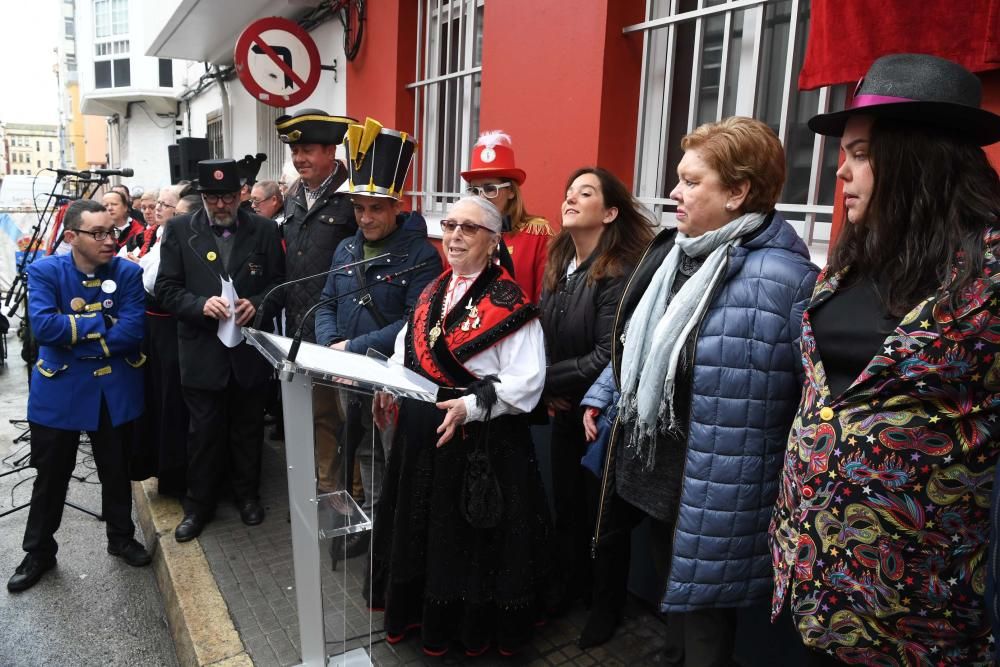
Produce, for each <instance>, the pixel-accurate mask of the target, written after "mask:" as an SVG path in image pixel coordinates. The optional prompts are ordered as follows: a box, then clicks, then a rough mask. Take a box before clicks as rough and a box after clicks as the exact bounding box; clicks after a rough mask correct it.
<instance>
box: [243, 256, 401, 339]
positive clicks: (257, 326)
mask: <svg viewBox="0 0 1000 667" xmlns="http://www.w3.org/2000/svg"><path fill="white" fill-rule="evenodd" d="M387 257H398V258H399V259H401V260H402V259H406V258H407V257H409V254H408V253H402V254H400V253H395V252H384V253H382V254H381V255H376V256H375V257H370V258H368V259H359V260H358V261H356V262H349V263H348V264H344V265H343V266H335V267H333V268H332V269H327V270H326V271H320V272H319V273H314V274H312V275H311V276H303V277H301V278H296V279H295V280H289V281H287V282H284V283H280V284H278V285H275V286H274V287H272V288H271V289H270V290H268V292H267V294H265V295H264V298H263V299H261V300H260V306H258V307H257V315H256V316H255V317H254V320H253V328H254V329H260V322H261V320H262V319H263V317H264V304H265V303H267V300H268V299H269V298H270V297H271V295H272V294H274V293H275V292H277V291H278V290H280V289H283V288H285V287H288V286H289V285H294V284H296V283H304V282H306V281H307V280H312V279H313V278H321V277H323V276H327V275H330V274H331V273H334V272H336V271H342V270H344V269H350V268H352V267H355V266H361V265H362V264H368V263H370V262H375V261H378V260H380V259H386V258H387ZM309 312H312V311H309ZM306 319H308V315H306V318H304V319H303V320H302V321H303V322H305V321H306ZM300 328H301V327H300Z"/></svg>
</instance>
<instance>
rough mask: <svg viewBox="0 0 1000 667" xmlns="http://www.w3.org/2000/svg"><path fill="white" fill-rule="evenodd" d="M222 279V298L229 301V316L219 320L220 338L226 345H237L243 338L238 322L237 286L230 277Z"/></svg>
mask: <svg viewBox="0 0 1000 667" xmlns="http://www.w3.org/2000/svg"><path fill="white" fill-rule="evenodd" d="M220 280H222V298H223V299H225V300H226V301H228V302H229V317H227V318H226V319H224V320H219V334H218V335H219V340H221V341H222V344H223V345H225V346H226V347H236V346H237V345H239V344H240V342H241V341H242V340H243V331H242V329H241V328H240V327H239V326H237V324H236V301H237V299H238V298H239V297H238V296H236V287H235V286H233V281H232V280H230V279H229V278H220Z"/></svg>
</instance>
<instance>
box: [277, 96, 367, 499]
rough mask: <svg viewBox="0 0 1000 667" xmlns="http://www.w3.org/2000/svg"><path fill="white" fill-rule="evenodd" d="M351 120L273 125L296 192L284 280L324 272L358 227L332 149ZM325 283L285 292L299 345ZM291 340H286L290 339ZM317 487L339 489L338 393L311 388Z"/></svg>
mask: <svg viewBox="0 0 1000 667" xmlns="http://www.w3.org/2000/svg"><path fill="white" fill-rule="evenodd" d="M353 122H354V119H353V118H347V117H344V116H331V115H330V114H328V113H326V112H325V111H321V110H319V109H302V110H301V111H299V112H297V113H295V114H293V115H290V116H281V117H280V118H278V119H277V120H276V121H275V128H276V129H277V132H278V138H279V139H281V141H282V142H284V143H286V144H288V147H289V149H290V150H291V154H292V166H294V167H295V170H296V171H297V172H298V174H299V181H298V182H299V187H298V188H296V190H295V192H294V194H290V195H289V196H288V197H286V199H285V221H284V223H283V224H282V225H281V231H282V235H283V236H284V239H285V246H286V269H287V275H286V279H287V280H295V279H296V278H303V277H305V276H310V275H313V274H316V273H321V272H323V271H327V270H329V268H330V261H331V259H332V258H333V252H334V250H336V249H337V245H338V244H339V243H340V242H341V241H343V240H344V239H346V238H350V237H351V236H352V235H353V234H354V232H356V231H357V229H358V227H357V225H356V224H355V221H354V209H353V207H352V206H351V200H350V198H349V197H348V196H347V195H346V194H344V193H341V192H338V189H340V187H341V185H343V184H344V182H345V181H346V180H347V168H346V167H345V166H344V165H343V164H342V163H341V162H340V161H339V160H337V146H338V145H339V144H340V143H341V142H342V141H343V140H344V134H345V133H346V132H347V127H348V126H349V125H350V124H351V123H353ZM323 283H324V278H323V277H319V278H315V279H313V280H308V281H305V282H302V283H299V284H297V285H295V286H294V287H291V288H286V289H285V290H284V297H285V301H284V305H285V330H286V331H288V332H295V331H297V330H298V329H299V327H300V326H301V327H302V331H303V340H305V341H308V342H316V339H315V333H314V331H315V325H314V317H313V316H310V318H309V319H310V321H308V322H305V323H304V324H303V322H302V318H303V317H304V316H305V313H306V311H307V310H309V308H310V307H311V306H312V305H313V304H315V303H316V302H317V301H318V300H319V298H320V293H321V292H322V291H323ZM289 335H291V334H289ZM313 419H314V429H315V443H316V469H317V485H318V487H319V490H320V492H321V493H331V492H333V491H336V490H337V489H338V487H337V483H336V472H335V471H336V468H337V459H336V453H337V434H338V432H339V431H340V427H341V425H342V419H341V416H340V408H339V403H338V399H337V391H336V390H335V389H333V388H331V387H328V386H323V385H316V386H314V387H313Z"/></svg>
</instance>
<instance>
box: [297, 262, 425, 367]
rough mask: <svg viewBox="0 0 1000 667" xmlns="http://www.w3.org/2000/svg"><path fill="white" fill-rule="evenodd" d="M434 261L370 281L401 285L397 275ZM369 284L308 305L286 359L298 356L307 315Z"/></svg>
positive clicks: (363, 289)
mask: <svg viewBox="0 0 1000 667" xmlns="http://www.w3.org/2000/svg"><path fill="white" fill-rule="evenodd" d="M434 261H435V260H433V259H428V260H424V261H423V262H420V263H419V264H414V265H413V266H411V267H409V268H408V269H403V270H401V271H396V272H395V273H389V274H386V275H385V276H382V278H380V279H378V280H374V281H372V283H371V285H375V284H377V283H389V284H390V285H394V286H395V287H402V285H395V284H394V283H393V282H392V281H393V280H395V279H396V278H398V277H399V276H402V275H405V274H407V273H410V272H411V271H416V270H417V269H422V268H424V267H425V266H427V265H428V264H431V263H432V262H434ZM371 285H366V286H364V287H359V288H358V289H354V290H351V291H350V292H345V293H344V294H338V295H336V296H331V297H327V298H325V299H320V300H319V301H317V302H316V303H314V304H313V305H312V306H310V307H309V310H307V311H306V314H305V315H303V316H302V321H301V322H299V326H298V328H297V329H296V330H295V335H294V336H292V344H291V346H290V347H289V348H288V357H287V358H288V361H290V362H293V363H294V362H295V358H296V357H298V356H299V347H301V345H302V335H303V331H302V328H303V326H304V325H305V323H306V322H307V321H308V320H309V316H310V315H312V314H313V313H314V312H316V309H317V308H319V307H321V306H325V305H326V304H328V303H333V302H335V301H339V300H340V299H344V298H346V297H349V296H351V295H352V294H357V293H358V292H362V291H365V290H367V289H369V288H370V286H371Z"/></svg>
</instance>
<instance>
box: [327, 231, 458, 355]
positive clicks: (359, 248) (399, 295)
mask: <svg viewBox="0 0 1000 667" xmlns="http://www.w3.org/2000/svg"><path fill="white" fill-rule="evenodd" d="M396 222H397V225H398V227H397V229H396V231H395V232H393V233H392V234H391V235H389V237H388V238H387V239H386V240H385V244H384V246H383V247H382V250H381V251H380V252H379V253H378V254H380V255H381V254H383V253H390V252H391V253H397V254H406V258H405V259H400V258H397V257H387V258H386V259H383V260H379V261H377V262H372V263H370V264H363V265H361V266H358V267H353V268H350V269H343V270H341V271H335V272H334V273H331V274H330V275H329V276H328V277H327V279H326V286H325V287H324V288H323V299H332V298H333V297H334V296H337V297H339V298H337V299H335V300H333V301H332V302H331V303H328V304H326V305H324V306H320V307H319V308H318V309H317V311H316V342H317V343H319V344H320V345H329V344H330V343H334V342H337V341H340V340H344V339H348V340H350V342H349V343H348V344H347V350H348V351H349V352H355V353H357V354H364V353H365V352H367V351H368V348H373V349H375V350H378V351H379V352H381V353H382V354H385V355H387V356H388V355H391V354H392V348H393V344H394V343H395V342H396V335H397V334H398V333H399V330H400V329H402V328H403V321H404V319H405V316H406V313H407V311H409V310H410V309H411V308H412V307H413V304H415V303H416V302H417V297H419V296H420V292H422V291H423V289H424V287H425V286H426V285H427V283H429V282H430V281H431V280H433V279H434V278H436V277H437V276H439V275H440V274H441V271H442V265H441V256H440V255H438V252H437V250H435V249H434V246H432V245H431V243H430V241H428V240H427V223H426V222H424V219H423V217H422V216H421V215H420V214H418V213H408V214H407V213H402V214H400V215H399V216H397V220H396ZM364 242H365V237H364V235H363V234H362V233H361V232H360V231H358V232H357V233H356V234H355V235H354V236H353V237H352V238H349V239H344V240H343V241H341V242H340V245H339V246H337V251H336V252H335V253H334V254H333V264H332V266H342V265H344V264H350V263H351V262H356V261H358V260H361V259H364V256H365V251H364ZM418 264H424V266H423V267H421V268H419V269H416V270H415V271H413V272H411V273H406V274H403V275H401V276H399V278H397V279H395V280H392V281H390V282H385V281H384V280H383V278H384V277H385V276H386V275H387V274H397V273H399V272H400V271H403V270H405V269H409V268H411V267H415V266H417V265H418ZM357 271H364V272H365V273H364V276H365V282H366V283H367V285H368V288H369V291H370V292H371V295H372V301H373V302H374V303H376V304H378V309H379V312H381V313H382V316H383V317H384V318H385V320H386V325H385V326H380V324H379V323H378V322H377V321H376V319H375V316H374V315H372V312H371V310H370V309H369V308H368V307H366V306H365V305H364V304H363V303H362V301H361V299H362V297H363V296H364V294H365V292H364V291H360V292H359V291H357V290H358V289H359V287H360V284H359V282H358V276H357V274H356V272H357ZM380 281H381V282H380Z"/></svg>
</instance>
